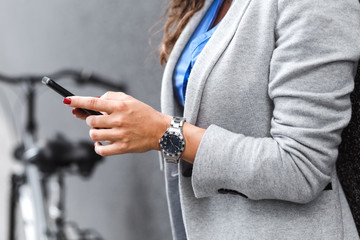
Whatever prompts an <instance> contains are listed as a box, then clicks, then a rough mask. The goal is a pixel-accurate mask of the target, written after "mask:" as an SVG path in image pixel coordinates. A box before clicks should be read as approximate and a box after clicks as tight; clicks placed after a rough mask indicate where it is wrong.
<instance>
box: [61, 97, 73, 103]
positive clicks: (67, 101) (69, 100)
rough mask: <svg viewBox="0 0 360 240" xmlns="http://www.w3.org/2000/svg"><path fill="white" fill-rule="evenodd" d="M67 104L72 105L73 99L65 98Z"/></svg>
mask: <svg viewBox="0 0 360 240" xmlns="http://www.w3.org/2000/svg"><path fill="white" fill-rule="evenodd" d="M63 102H64V103H65V104H70V103H71V99H70V98H65V99H64V101H63Z"/></svg>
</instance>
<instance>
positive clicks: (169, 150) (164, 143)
mask: <svg viewBox="0 0 360 240" xmlns="http://www.w3.org/2000/svg"><path fill="white" fill-rule="evenodd" d="M184 122H185V118H181V117H173V119H172V120H171V124H170V127H169V128H168V129H167V130H166V132H165V133H164V135H163V136H162V137H161V138H160V140H159V143H160V148H161V152H162V154H163V156H164V159H165V161H166V162H168V163H178V162H179V159H180V154H181V153H182V152H183V151H184V149H185V140H184V136H183V125H184Z"/></svg>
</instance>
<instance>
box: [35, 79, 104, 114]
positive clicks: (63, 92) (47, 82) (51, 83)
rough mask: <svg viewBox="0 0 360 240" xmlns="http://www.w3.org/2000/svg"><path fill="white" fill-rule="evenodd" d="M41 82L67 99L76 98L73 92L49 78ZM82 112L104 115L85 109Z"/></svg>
mask: <svg viewBox="0 0 360 240" xmlns="http://www.w3.org/2000/svg"><path fill="white" fill-rule="evenodd" d="M41 82H42V83H43V84H45V85H46V86H48V87H49V88H51V89H52V90H54V91H55V92H57V93H58V94H60V95H61V96H63V97H65V98H66V97H70V96H75V95H74V94H72V93H71V92H69V91H68V90H66V89H65V88H63V87H62V86H60V85H59V84H58V83H56V82H55V81H54V80H52V79H51V78H49V77H43V78H42V80H41ZM81 110H83V111H84V112H86V113H87V114H90V115H102V113H100V112H96V111H93V110H89V109H85V108H81Z"/></svg>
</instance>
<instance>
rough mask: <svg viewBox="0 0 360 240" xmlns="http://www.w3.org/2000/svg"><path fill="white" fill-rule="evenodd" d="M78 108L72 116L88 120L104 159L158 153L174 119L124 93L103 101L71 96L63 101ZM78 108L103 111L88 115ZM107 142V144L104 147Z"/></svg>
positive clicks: (91, 135)
mask: <svg viewBox="0 0 360 240" xmlns="http://www.w3.org/2000/svg"><path fill="white" fill-rule="evenodd" d="M64 103H66V104H67V105H68V106H70V107H75V109H74V110H73V114H74V115H75V116H76V117H78V118H80V119H84V120H85V119H86V123H87V125H89V126H90V127H91V129H90V132H89V134H90V137H91V139H93V140H94V141H96V143H95V152H96V153H98V154H99V155H101V156H110V155H115V154H122V153H140V152H146V151H149V150H159V139H160V138H161V136H162V135H163V134H164V132H165V131H166V129H167V128H168V127H169V125H170V122H171V117H170V116H167V115H164V114H162V113H160V112H158V111H156V110H155V109H153V108H152V107H150V106H149V105H146V104H145V103H143V102H141V101H139V100H137V99H135V98H133V97H131V96H129V95H127V94H125V93H121V92H107V93H106V94H104V95H103V96H101V97H100V98H93V97H78V96H74V97H68V98H66V99H65V100H64ZM79 108H86V109H90V110H94V111H99V112H102V113H103V114H104V115H91V116H90V115H87V114H84V113H83V112H82V111H80V109H79ZM99 141H105V142H107V143H108V145H102V144H101V143H99Z"/></svg>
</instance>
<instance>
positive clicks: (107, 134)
mask: <svg viewBox="0 0 360 240" xmlns="http://www.w3.org/2000/svg"><path fill="white" fill-rule="evenodd" d="M89 135H90V138H91V139H92V140H94V141H105V142H110V143H111V142H115V141H120V140H122V141H124V139H121V136H122V135H123V134H121V131H119V130H117V129H96V128H92V129H90V130H89Z"/></svg>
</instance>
